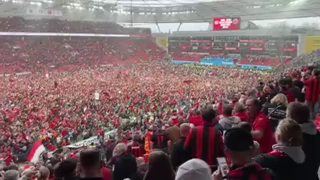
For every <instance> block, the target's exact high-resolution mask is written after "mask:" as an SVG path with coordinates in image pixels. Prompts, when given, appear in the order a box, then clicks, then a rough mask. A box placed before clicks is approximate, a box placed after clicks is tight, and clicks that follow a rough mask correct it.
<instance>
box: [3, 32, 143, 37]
mask: <svg viewBox="0 0 320 180" xmlns="http://www.w3.org/2000/svg"><path fill="white" fill-rule="evenodd" d="M0 36H68V37H137V36H136V35H130V34H90V33H52V32H48V33H33V32H0Z"/></svg>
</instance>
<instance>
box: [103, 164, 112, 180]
mask: <svg viewBox="0 0 320 180" xmlns="http://www.w3.org/2000/svg"><path fill="white" fill-rule="evenodd" d="M101 176H102V178H103V180H112V175H111V171H110V169H108V168H106V167H102V168H101Z"/></svg>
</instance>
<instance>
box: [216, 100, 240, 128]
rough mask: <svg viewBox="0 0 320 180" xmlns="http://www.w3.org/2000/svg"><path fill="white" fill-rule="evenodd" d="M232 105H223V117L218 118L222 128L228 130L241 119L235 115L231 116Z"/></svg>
mask: <svg viewBox="0 0 320 180" xmlns="http://www.w3.org/2000/svg"><path fill="white" fill-rule="evenodd" d="M232 111H233V107H232V106H231V105H224V106H223V118H221V119H220V121H219V123H220V125H221V127H222V128H223V130H225V131H226V130H228V129H230V128H232V127H234V126H237V125H238V124H239V123H240V122H241V120H240V118H239V117H237V116H232Z"/></svg>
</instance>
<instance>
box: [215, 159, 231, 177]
mask: <svg viewBox="0 0 320 180" xmlns="http://www.w3.org/2000/svg"><path fill="white" fill-rule="evenodd" d="M217 161H218V165H219V170H220V172H221V174H222V176H226V175H227V174H228V173H229V166H228V163H227V159H226V158H225V157H218V158H217Z"/></svg>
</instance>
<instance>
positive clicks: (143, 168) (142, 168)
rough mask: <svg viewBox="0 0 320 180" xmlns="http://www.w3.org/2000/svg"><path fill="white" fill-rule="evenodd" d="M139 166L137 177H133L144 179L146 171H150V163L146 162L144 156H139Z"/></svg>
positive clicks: (137, 179)
mask: <svg viewBox="0 0 320 180" xmlns="http://www.w3.org/2000/svg"><path fill="white" fill-rule="evenodd" d="M137 166H138V171H137V174H136V177H135V178H133V179H135V180H143V178H144V176H145V174H146V172H147V171H148V164H146V163H145V160H144V158H143V157H138V158H137Z"/></svg>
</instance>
